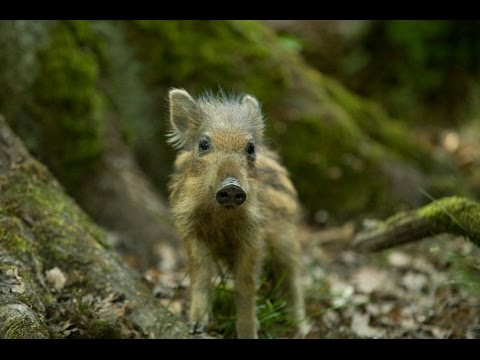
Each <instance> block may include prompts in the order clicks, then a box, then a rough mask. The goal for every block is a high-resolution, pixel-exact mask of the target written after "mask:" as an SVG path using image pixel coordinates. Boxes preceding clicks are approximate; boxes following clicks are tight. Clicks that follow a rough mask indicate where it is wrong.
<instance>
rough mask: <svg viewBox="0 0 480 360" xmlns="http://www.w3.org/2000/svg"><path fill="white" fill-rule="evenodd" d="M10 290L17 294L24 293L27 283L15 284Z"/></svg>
mask: <svg viewBox="0 0 480 360" xmlns="http://www.w3.org/2000/svg"><path fill="white" fill-rule="evenodd" d="M10 290H11V291H12V292H13V293H16V294H23V293H24V292H25V284H23V283H22V284H20V285H13V286H12V287H11V288H10Z"/></svg>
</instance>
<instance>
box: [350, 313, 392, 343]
mask: <svg viewBox="0 0 480 360" xmlns="http://www.w3.org/2000/svg"><path fill="white" fill-rule="evenodd" d="M369 322H370V315H368V314H365V315H363V314H360V313H355V314H354V315H353V316H352V322H351V325H350V327H351V329H352V331H353V332H355V333H356V334H357V335H358V336H361V337H366V338H379V337H382V336H384V334H385V332H384V331H383V330H381V329H377V328H374V327H371V326H370V325H369Z"/></svg>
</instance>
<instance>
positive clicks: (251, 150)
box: [247, 143, 255, 155]
mask: <svg viewBox="0 0 480 360" xmlns="http://www.w3.org/2000/svg"><path fill="white" fill-rule="evenodd" d="M247 153H248V155H254V154H255V145H254V144H252V143H250V144H248V146H247Z"/></svg>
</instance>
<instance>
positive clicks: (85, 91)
mask: <svg viewBox="0 0 480 360" xmlns="http://www.w3.org/2000/svg"><path fill="white" fill-rule="evenodd" d="M101 49H102V47H101V41H100V39H99V38H98V37H96V35H95V33H94V32H93V30H92V29H91V26H90V24H89V23H88V22H86V21H59V22H57V23H55V24H54V26H52V28H51V30H50V34H49V41H48V44H47V45H46V46H45V47H44V48H42V49H41V50H40V51H39V53H38V75H37V77H36V79H35V81H34V84H33V87H32V91H33V99H32V102H31V112H32V114H33V116H34V118H35V119H36V120H35V121H36V122H38V124H37V127H38V128H39V129H40V132H41V134H39V135H38V137H39V138H40V142H39V148H37V149H33V150H34V153H36V154H38V155H39V157H40V158H41V159H44V160H45V162H46V163H47V164H48V165H49V167H51V169H52V170H53V171H54V172H55V174H56V175H57V176H58V177H59V179H60V180H61V181H62V183H63V184H64V185H66V187H67V188H68V189H70V190H71V189H74V188H75V187H76V186H77V185H78V184H79V182H80V180H81V178H82V176H85V175H86V174H88V173H89V172H90V171H91V170H92V169H93V168H94V167H95V166H96V164H97V160H98V159H99V156H100V154H101V151H102V149H103V143H102V134H103V126H104V118H105V105H106V104H105V99H104V96H103V94H102V93H101V91H100V90H99V80H100V75H101V64H102V61H103V58H104V55H103V54H102V50H101Z"/></svg>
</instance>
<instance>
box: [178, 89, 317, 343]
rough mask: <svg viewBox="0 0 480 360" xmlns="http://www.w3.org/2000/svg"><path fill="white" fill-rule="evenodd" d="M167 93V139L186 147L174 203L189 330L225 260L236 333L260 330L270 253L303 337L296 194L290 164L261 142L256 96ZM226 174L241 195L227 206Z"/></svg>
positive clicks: (198, 327) (200, 317)
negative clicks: (259, 291) (259, 300)
mask: <svg viewBox="0 0 480 360" xmlns="http://www.w3.org/2000/svg"><path fill="white" fill-rule="evenodd" d="M169 96H170V100H171V102H170V110H171V113H170V123H171V126H172V128H171V130H170V131H169V142H170V143H171V144H172V145H173V146H174V147H176V148H181V150H182V151H180V152H179V153H178V154H177V158H176V160H175V166H174V173H173V175H172V177H171V181H170V183H169V193H170V205H171V209H172V216H173V218H174V220H175V225H176V228H177V230H178V232H179V234H180V236H181V237H182V238H183V241H184V244H185V249H186V252H187V264H188V272H189V275H190V284H191V285H190V290H191V304H190V313H189V321H190V325H191V332H192V333H199V332H202V331H203V330H204V329H205V325H206V324H207V323H208V321H209V316H210V315H209V296H208V292H209V287H210V281H211V279H212V277H213V276H214V270H215V269H214V264H215V263H216V262H217V261H220V262H221V263H223V264H225V265H226V266H227V267H228V268H229V269H230V271H232V274H233V275H234V278H235V299H236V300H235V301H236V304H237V321H236V330H237V336H238V337H240V338H255V337H258V332H257V330H258V329H257V327H256V307H255V294H256V281H257V278H258V273H259V272H260V269H261V267H262V262H263V258H264V256H266V255H267V253H270V254H271V258H272V266H273V269H272V270H273V273H274V274H276V276H277V279H280V278H282V279H284V280H283V287H284V288H285V291H286V293H285V294H286V296H287V299H288V301H287V304H288V306H289V309H288V311H289V314H290V316H291V318H292V320H293V321H294V322H295V323H296V326H297V331H298V334H299V336H304V335H305V334H306V333H307V332H308V326H307V321H306V318H305V308H304V302H303V292H302V289H301V281H300V271H301V264H300V250H301V248H300V243H299V242H298V239H297V238H296V237H295V232H296V222H297V219H298V214H299V206H298V199H297V194H296V191H295V188H294V186H293V184H292V183H291V181H290V179H289V177H288V172H287V170H286V169H285V168H284V167H283V166H282V165H281V164H280V162H279V158H278V156H277V155H276V154H275V153H274V152H273V151H271V150H269V149H268V147H267V146H266V145H265V143H264V136H263V132H264V120H263V117H262V113H261V110H260V105H259V103H258V101H257V100H256V99H255V98H254V97H252V96H250V95H234V94H232V93H230V94H228V93H225V92H223V91H219V95H218V96H214V95H213V94H212V93H210V92H207V93H204V94H203V95H202V96H200V97H199V98H197V100H194V99H193V98H192V97H191V96H190V95H189V94H188V93H187V92H186V91H185V90H180V89H172V90H171V91H170V93H169ZM204 145H205V146H204ZM252 147H253V151H252ZM228 178H233V179H234V180H235V181H237V183H238V186H237V187H238V189H237V190H236V191H240V190H241V191H242V192H243V194H244V195H245V198H244V201H243V202H241V203H239V204H236V205H229V206H224V204H223V203H222V202H221V201H219V200H218V197H217V196H218V195H221V192H222V191H224V190H223V187H222V186H223V185H222V184H224V182H225V180H226V179H228ZM237 194H238V193H237Z"/></svg>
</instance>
